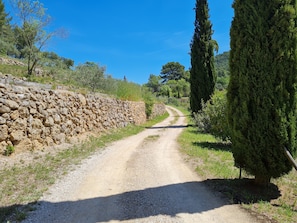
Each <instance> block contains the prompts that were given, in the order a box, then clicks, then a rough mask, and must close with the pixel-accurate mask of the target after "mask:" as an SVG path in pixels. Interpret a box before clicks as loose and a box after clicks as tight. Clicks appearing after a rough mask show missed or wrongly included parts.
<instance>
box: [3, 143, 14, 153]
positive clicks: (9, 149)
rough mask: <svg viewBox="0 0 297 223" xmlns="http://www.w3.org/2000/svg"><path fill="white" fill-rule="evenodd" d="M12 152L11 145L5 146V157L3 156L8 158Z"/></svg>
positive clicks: (12, 147)
mask: <svg viewBox="0 0 297 223" xmlns="http://www.w3.org/2000/svg"><path fill="white" fill-rule="evenodd" d="M14 151H15V148H14V146H13V145H7V146H6V149H5V151H4V155H5V156H10V155H11V154H13V153H14Z"/></svg>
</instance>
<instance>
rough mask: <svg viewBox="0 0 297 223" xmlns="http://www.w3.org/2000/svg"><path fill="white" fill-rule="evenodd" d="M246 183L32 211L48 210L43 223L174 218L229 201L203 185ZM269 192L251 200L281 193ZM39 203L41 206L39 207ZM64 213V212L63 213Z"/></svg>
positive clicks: (180, 187)
mask: <svg viewBox="0 0 297 223" xmlns="http://www.w3.org/2000/svg"><path fill="white" fill-rule="evenodd" d="M245 183H246V182H245V181H240V180H224V179H217V180H206V181H203V182H187V183H180V184H172V185H167V186H160V187H156V188H147V189H144V190H136V191H129V192H125V193H122V194H116V195H110V196H106V197H97V198H92V199H84V200H78V201H65V202H59V203H50V202H46V201H40V202H38V204H36V207H37V212H36V213H35V214H36V215H38V213H40V212H46V213H48V217H46V218H43V219H42V220H43V221H42V222H44V223H45V222H85V223H95V222H109V221H112V220H118V221H124V220H135V219H143V218H148V217H153V216H158V215H165V216H171V217H175V216H177V215H179V214H183V213H185V214H195V213H203V212H208V211H210V210H214V209H216V208H219V207H222V206H225V205H229V204H230V203H229V202H227V199H217V198H215V199H213V194H212V193H208V192H209V190H208V189H207V188H206V185H208V186H209V185H211V186H212V187H213V186H216V187H217V188H221V189H222V191H223V192H226V190H227V189H226V188H227V187H226V185H230V184H233V186H234V185H235V186H236V187H238V190H240V187H241V188H242V186H243V184H245ZM233 189H234V188H233ZM231 190H232V189H230V191H229V192H232V191H231ZM227 191H228V190H227ZM272 191H273V193H272V194H268V195H267V196H265V197H263V196H259V197H258V198H255V197H254V198H253V200H252V202H254V203H255V202H259V201H263V200H265V201H270V200H271V199H275V198H277V197H279V196H280V192H279V191H278V189H277V187H272ZM244 192H245V191H244V190H242V193H244ZM247 202H250V201H247ZM38 206H40V207H42V208H40V210H39V208H38ZM14 207H18V208H22V206H20V205H19V206H17V205H15V206H13V207H5V208H0V211H1V212H2V211H3V210H4V209H11V208H14ZM24 207H25V206H23V208H24ZM117 207H120V208H117ZM2 213H3V212H2ZM61 213H62V214H61ZM63 213H65V215H64V214H63ZM66 213H67V214H66ZM69 213H71V219H69V218H70V217H69V218H68V216H70V214H69ZM91 216H92V217H91ZM1 220H2V219H1ZM1 222H2V221H1ZM5 222H6V221H5ZM33 222H34V221H33Z"/></svg>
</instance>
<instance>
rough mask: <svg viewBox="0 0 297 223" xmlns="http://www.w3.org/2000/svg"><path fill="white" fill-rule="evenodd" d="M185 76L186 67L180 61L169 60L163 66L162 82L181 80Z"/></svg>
mask: <svg viewBox="0 0 297 223" xmlns="http://www.w3.org/2000/svg"><path fill="white" fill-rule="evenodd" d="M184 76H185V67H184V66H183V65H181V64H180V63H178V62H169V63H167V64H165V65H163V66H162V70H161V75H160V77H161V79H163V80H162V83H166V82H168V81H170V80H180V79H181V78H183V77H184Z"/></svg>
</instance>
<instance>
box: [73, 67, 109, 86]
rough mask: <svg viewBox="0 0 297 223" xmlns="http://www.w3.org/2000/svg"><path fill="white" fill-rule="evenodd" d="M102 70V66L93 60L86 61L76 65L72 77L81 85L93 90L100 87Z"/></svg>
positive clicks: (103, 69) (103, 70)
mask: <svg viewBox="0 0 297 223" xmlns="http://www.w3.org/2000/svg"><path fill="white" fill-rule="evenodd" d="M104 72H105V68H104V67H100V66H99V65H98V64H96V63H94V62H86V63H84V64H81V65H79V66H77V67H76V69H75V73H74V77H75V80H76V82H77V83H78V84H80V86H81V87H87V88H89V89H91V91H92V92H94V91H95V90H98V89H99V88H100V85H101V82H102V79H103V75H104Z"/></svg>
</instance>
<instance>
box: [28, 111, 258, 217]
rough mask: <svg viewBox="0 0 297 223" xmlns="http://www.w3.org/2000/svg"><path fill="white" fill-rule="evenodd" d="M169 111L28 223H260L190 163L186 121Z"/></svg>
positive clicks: (93, 163) (58, 191)
mask: <svg viewBox="0 0 297 223" xmlns="http://www.w3.org/2000/svg"><path fill="white" fill-rule="evenodd" d="M168 111H169V113H170V117H169V118H167V119H166V120H165V121H163V122H161V123H159V124H158V125H156V126H154V127H152V128H149V129H147V130H145V131H143V132H141V133H140V134H137V135H135V136H132V137H129V138H126V139H124V140H121V141H117V142H115V143H113V144H112V145H111V146H109V147H108V148H106V149H105V150H104V151H101V152H98V153H97V154H94V155H93V156H92V157H91V158H90V159H88V160H86V161H85V162H84V163H83V164H82V165H81V166H80V167H79V168H78V169H77V170H75V171H73V172H71V173H70V174H69V175H67V176H66V177H65V178H63V179H62V180H61V181H59V182H58V183H56V184H55V185H54V186H53V187H52V188H50V190H49V192H48V193H47V194H46V195H44V197H43V198H42V199H41V201H40V202H39V205H37V206H38V207H37V210H36V211H34V212H33V213H32V214H31V215H29V217H28V218H27V220H25V221H24V222H51V223H53V222H59V223H61V222H83V223H95V222H191V223H192V222H199V223H200V222H207V223H209V222H217V223H223V222H234V223H235V222H236V223H239V222H255V220H254V219H253V218H252V217H250V216H249V215H248V214H247V213H245V212H244V211H243V210H242V209H240V208H239V207H238V206H236V205H228V204H226V203H224V202H223V201H221V200H220V199H219V198H217V197H215V196H214V195H213V194H212V193H211V192H210V191H208V190H207V189H206V188H205V187H204V185H203V183H202V182H201V181H200V179H199V177H198V176H197V175H196V174H195V173H194V172H193V171H192V170H191V169H190V168H189V167H188V166H187V165H186V164H185V163H184V161H183V158H182V156H181V155H180V154H179V151H178V148H177V144H176V138H177V136H178V134H179V133H180V132H181V131H182V129H183V128H184V127H185V118H184V117H183V116H182V114H181V113H180V112H179V111H177V112H178V114H179V115H178V117H177V118H176V117H174V116H176V115H174V113H173V112H172V108H170V109H169V110H168ZM175 114H176V113H175Z"/></svg>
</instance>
